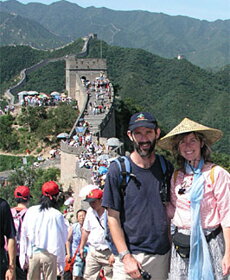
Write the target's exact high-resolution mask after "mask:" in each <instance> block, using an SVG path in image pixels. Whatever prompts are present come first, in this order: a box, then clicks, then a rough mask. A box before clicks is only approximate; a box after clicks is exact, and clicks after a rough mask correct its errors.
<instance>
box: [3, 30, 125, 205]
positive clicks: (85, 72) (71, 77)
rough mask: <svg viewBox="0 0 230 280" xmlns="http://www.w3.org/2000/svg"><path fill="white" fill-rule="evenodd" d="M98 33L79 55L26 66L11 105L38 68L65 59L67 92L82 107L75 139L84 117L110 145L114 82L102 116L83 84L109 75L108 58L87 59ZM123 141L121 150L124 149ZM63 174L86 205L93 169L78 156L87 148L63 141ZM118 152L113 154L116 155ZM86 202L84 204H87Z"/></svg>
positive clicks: (77, 200) (64, 182)
mask: <svg viewBox="0 0 230 280" xmlns="http://www.w3.org/2000/svg"><path fill="white" fill-rule="evenodd" d="M95 36H96V35H95V34H89V35H88V36H86V37H84V38H83V40H84V41H85V43H84V46H83V48H82V51H81V52H80V53H79V54H77V55H68V56H65V57H59V58H54V59H47V60H43V61H41V62H39V63H38V64H36V65H33V66H31V67H30V68H27V69H24V70H22V71H21V73H20V77H21V80H20V81H19V82H18V83H17V85H15V86H13V87H12V88H10V89H8V90H7V91H6V93H5V96H6V97H7V98H8V100H9V101H10V103H11V104H14V103H15V97H14V96H15V94H16V93H17V92H18V91H19V89H20V87H21V86H22V85H24V83H25V82H26V75H27V74H29V73H31V72H33V71H36V70H37V69H39V68H41V67H43V66H45V65H47V64H48V63H51V62H55V61H59V60H65V61H66V91H67V92H68V96H69V97H71V98H73V99H76V100H77V101H78V108H79V111H80V114H79V116H78V118H77V119H76V121H75V123H74V125H73V127H72V130H71V131H70V133H69V137H70V138H71V137H72V136H73V134H74V132H75V128H76V127H77V124H78V122H79V120H80V119H84V120H85V121H87V122H88V123H89V124H90V127H89V129H90V132H92V134H93V141H99V142H100V143H101V144H104V145H105V146H106V143H107V139H108V138H111V137H115V132H116V129H115V111H114V91H113V86H112V84H111V83H110V91H111V99H110V106H109V107H108V108H107V110H106V111H105V112H104V113H102V114H98V115H90V114H87V107H88V106H89V103H92V102H93V101H94V100H93V97H90V95H88V94H87V92H86V88H85V87H84V85H83V84H82V77H84V78H85V79H86V80H89V81H93V80H95V79H96V78H97V77H99V76H100V75H101V73H103V75H104V76H107V65H106V60H105V59H102V58H101V59H98V58H84V57H85V56H86V55H87V54H88V48H89V43H90V41H91V40H92V39H93V38H94V37H95ZM121 147H122V143H120V146H119V147H118V149H119V150H120V151H121ZM60 149H61V157H60V158H61V164H60V169H61V177H60V183H61V184H62V186H63V189H64V190H67V189H69V188H71V189H72V190H73V192H74V198H75V204H74V208H79V207H81V206H82V201H81V199H80V198H79V192H80V190H81V189H82V188H83V187H84V186H86V185H87V184H90V183H91V182H90V181H91V176H92V171H91V170H89V169H85V168H79V166H78V164H77V159H78V156H79V155H80V154H81V153H82V151H83V149H84V148H83V147H73V146H70V145H68V144H67V143H64V142H61V145H60ZM114 155H115V154H114V152H113V153H112V155H111V156H114ZM83 205H84V203H83Z"/></svg>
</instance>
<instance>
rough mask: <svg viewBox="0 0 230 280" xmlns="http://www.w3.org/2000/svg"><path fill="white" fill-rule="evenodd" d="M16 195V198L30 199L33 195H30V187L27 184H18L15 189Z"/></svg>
mask: <svg viewBox="0 0 230 280" xmlns="http://www.w3.org/2000/svg"><path fill="white" fill-rule="evenodd" d="M14 197H15V198H22V199H25V200H26V199H28V198H29V197H32V196H31V195H30V189H29V187H27V186H18V187H17V188H16V189H15V190H14Z"/></svg>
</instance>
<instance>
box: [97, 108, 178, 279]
mask: <svg viewBox="0 0 230 280" xmlns="http://www.w3.org/2000/svg"><path fill="white" fill-rule="evenodd" d="M127 134H128V137H129V139H130V140H131V141H132V143H133V147H134V151H133V152H132V153H131V155H130V157H128V160H129V161H130V165H131V171H132V173H133V174H134V175H135V176H133V177H132V178H130V180H129V182H128V183H127V185H126V188H125V192H124V193H123V194H122V191H121V179H120V176H121V175H120V174H121V173H120V170H119V167H118V165H117V163H116V162H113V163H111V165H110V167H109V171H108V174H107V178H106V182H105V187H104V195H103V201H102V206H103V207H105V208H106V209H107V210H108V224H109V228H110V232H111V236H112V239H113V242H114V243H115V246H116V249H117V251H118V254H119V255H118V256H116V257H115V263H114V265H113V279H116V280H126V279H127V280H128V279H140V278H143V279H150V278H144V276H143V274H144V273H145V276H146V273H148V274H147V276H146V277H151V279H152V280H153V279H155V280H166V279H167V277H168V268H169V251H170V242H169V225H168V221H167V215H166V210H165V205H164V203H163V202H162V200H161V196H160V188H161V185H162V181H163V179H164V178H163V177H164V175H163V173H162V169H161V164H160V160H159V157H158V156H156V154H155V151H154V150H155V144H156V141H157V139H159V137H160V128H159V127H158V125H157V121H156V119H155V117H154V116H152V115H151V114H150V113H148V112H140V113H136V114H134V115H133V116H132V117H131V119H130V122H129V128H128V132H127ZM167 165H168V166H169V167H170V168H169V169H168V171H167V172H169V173H170V174H169V177H170V176H171V174H172V172H173V167H172V165H171V164H170V163H169V162H167Z"/></svg>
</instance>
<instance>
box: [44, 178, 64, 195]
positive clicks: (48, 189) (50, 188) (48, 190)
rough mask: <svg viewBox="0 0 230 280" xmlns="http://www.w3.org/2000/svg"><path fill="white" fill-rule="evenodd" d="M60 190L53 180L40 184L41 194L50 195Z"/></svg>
mask: <svg viewBox="0 0 230 280" xmlns="http://www.w3.org/2000/svg"><path fill="white" fill-rule="evenodd" d="M59 192H60V190H59V186H58V184H57V183H55V182H54V181H49V182H45V183H44V184H43V186H42V194H43V195H45V196H49V197H51V196H52V195H55V194H58V193H59Z"/></svg>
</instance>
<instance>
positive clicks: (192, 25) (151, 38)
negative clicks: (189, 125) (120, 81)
mask: <svg viewBox="0 0 230 280" xmlns="http://www.w3.org/2000/svg"><path fill="white" fill-rule="evenodd" d="M1 9H4V10H5V11H6V12H12V11H13V12H15V13H18V14H20V15H21V16H23V17H27V18H31V17H32V18H33V20H36V21H38V22H39V23H40V24H41V25H42V26H44V27H45V28H46V29H48V30H49V31H52V32H53V33H54V34H56V35H58V36H59V37H60V38H62V40H64V41H65V42H67V41H68V40H69V41H71V40H75V39H76V38H79V37H82V36H85V35H86V34H89V33H96V34H98V37H99V38H100V39H102V40H104V41H106V42H107V43H109V44H112V45H116V46H122V47H131V48H142V49H145V50H147V51H150V52H151V53H153V54H157V55H160V56H162V57H166V58H173V57H176V56H177V55H178V54H183V55H184V56H185V57H186V58H187V59H188V60H189V61H191V62H192V63H193V64H196V65H199V66H200V67H203V68H213V69H214V68H216V67H217V68H220V67H221V66H224V65H226V64H229V63H230V55H229V36H228V31H229V30H230V20H216V21H213V22H209V21H207V20H198V19H194V18H190V17H186V16H180V15H179V16H169V15H166V14H163V13H153V12H148V11H139V10H137V11H135V10H134V11H115V10H111V9H108V8H95V7H93V6H91V7H87V8H82V7H80V6H79V5H77V4H74V3H70V2H68V1H58V2H54V3H52V4H49V5H46V4H41V3H28V4H21V3H20V2H18V1H6V2H3V3H1ZM35 11H36V13H35ZM66 40H67V41H66Z"/></svg>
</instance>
